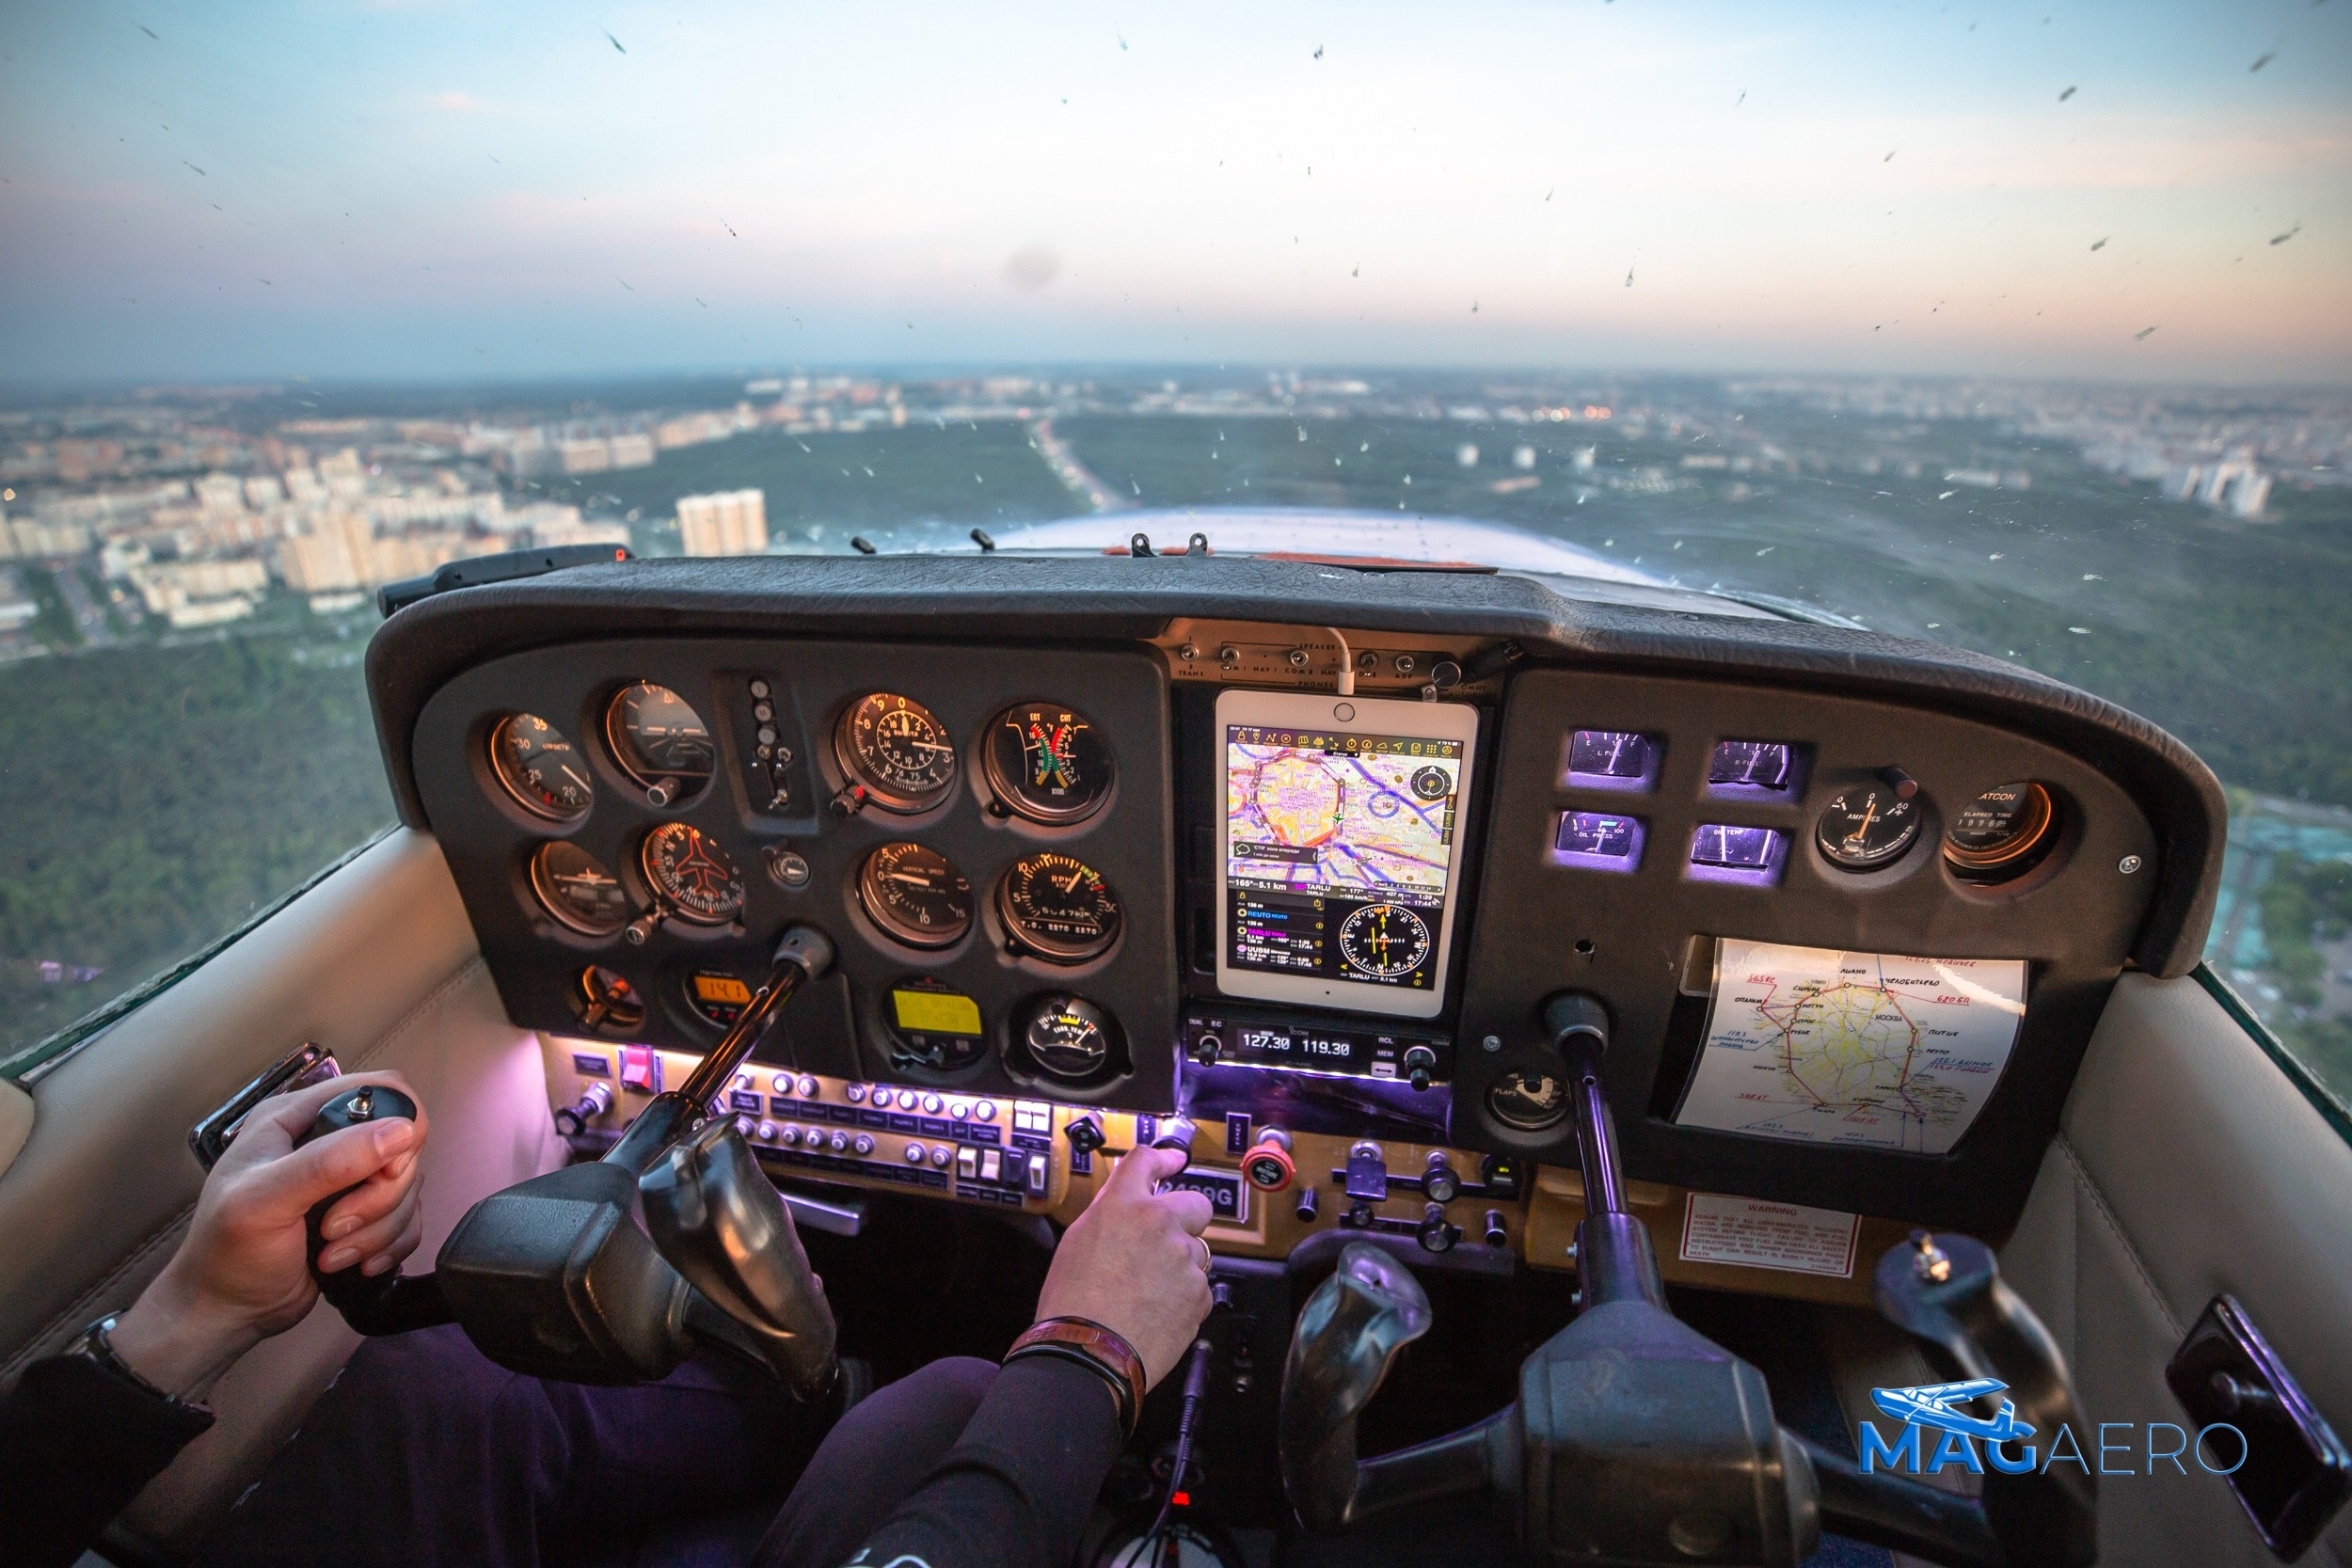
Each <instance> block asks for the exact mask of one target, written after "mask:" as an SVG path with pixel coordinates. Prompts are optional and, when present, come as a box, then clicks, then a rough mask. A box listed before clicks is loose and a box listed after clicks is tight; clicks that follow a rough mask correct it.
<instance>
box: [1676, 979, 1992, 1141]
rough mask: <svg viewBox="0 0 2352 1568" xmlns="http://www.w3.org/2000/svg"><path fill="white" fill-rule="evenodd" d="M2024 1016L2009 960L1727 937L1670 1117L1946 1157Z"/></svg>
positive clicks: (1979, 1105)
mask: <svg viewBox="0 0 2352 1568" xmlns="http://www.w3.org/2000/svg"><path fill="white" fill-rule="evenodd" d="M2025 1014H2026V965H2025V962H2024V960H2022V959H2017V958H1986V959H1977V958H1902V957H1899V956H1898V955H1895V954H1890V953H1840V952H1836V951H1834V950H1831V949H1827V948H1820V947H1791V946H1786V945H1782V944H1780V943H1775V942H1742V941H1739V940H1736V939H1733V938H1724V940H1723V941H1721V942H1718V943H1717V946H1716V955H1715V985H1714V996H1713V999H1712V1000H1711V1001H1710V1003H1709V1004H1708V1017H1707V1037H1706V1040H1705V1042H1704V1043H1703V1044H1702V1045H1701V1046H1700V1048H1699V1059H1698V1065H1697V1068H1696V1069H1695V1070H1694V1071H1693V1072H1692V1075H1691V1084H1690V1087H1689V1088H1688V1089H1687V1090H1685V1091H1684V1094H1683V1098H1682V1105H1681V1108H1680V1109H1679V1110H1678V1111H1677V1113H1676V1116H1675V1120H1676V1122H1677V1124H1678V1125H1680V1126H1684V1127H1711V1128H1717V1129H1720V1130H1721V1131H1724V1132H1746V1133H1751V1134H1753V1135H1755V1136H1757V1137H1765V1138H1793V1139H1797V1140H1800V1141H1802V1142H1805V1143H1828V1144H1853V1145H1857V1146H1859V1147H1863V1148H1889V1149H1899V1150H1901V1151H1903V1152H1905V1153H1912V1154H1943V1153H1946V1152H1947V1151H1948V1150H1949V1149H1950V1148H1951V1147H1952V1146H1953V1145H1954V1144H1956V1143H1958V1142H1959V1141H1960V1139H1961V1136H1962V1135H1963V1133H1965V1132H1967V1131H1968V1128H1969V1126H1970V1124H1972V1123H1973V1122H1974V1121H1975V1120H1976V1119H1977V1113H1978V1112H1979V1111H1981V1110H1982V1109H1983V1108H1984V1102H1985V1101H1986V1100H1987V1099H1988V1098H1990V1097H1991V1095H1992V1093H1993V1087H1994V1085H1995V1084H1998V1083H1999V1082H2000V1080H2001V1071H2002V1069H2004V1068H2006V1067H2007V1066H2008V1065H2009V1053H2010V1046H2011V1045H2013V1044H2014V1043H2015V1042H2016V1039H2017V1027H2018V1024H2019V1023H2020V1022H2022V1021H2023V1020H2024V1018H2025Z"/></svg>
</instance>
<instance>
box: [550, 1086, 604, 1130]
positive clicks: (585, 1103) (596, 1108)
mask: <svg viewBox="0 0 2352 1568" xmlns="http://www.w3.org/2000/svg"><path fill="white" fill-rule="evenodd" d="M611 1109H612V1085H607V1084H591V1085H588V1086H587V1087H586V1088H584V1089H582V1090H580V1098H579V1099H578V1100H575V1101H572V1102H571V1103H570V1104H569V1105H566V1106H564V1107H563V1108H562V1109H561V1110H559V1111H557V1112H556V1113H555V1130H556V1131H557V1132H561V1133H563V1134H564V1136H565V1137H567V1138H577V1137H579V1136H580V1134H581V1133H582V1132H587V1131H588V1124H589V1123H590V1122H592V1121H594V1120H596V1118H597V1117H600V1116H602V1115H604V1114H605V1112H607V1111H609V1110H611Z"/></svg>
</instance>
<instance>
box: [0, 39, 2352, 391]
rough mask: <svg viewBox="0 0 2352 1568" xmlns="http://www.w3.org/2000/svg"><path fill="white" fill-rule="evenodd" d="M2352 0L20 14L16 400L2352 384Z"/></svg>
mask: <svg viewBox="0 0 2352 1568" xmlns="http://www.w3.org/2000/svg"><path fill="white" fill-rule="evenodd" d="M2348 14H2352V8H2348V7H2345V6H2342V5H2335V6H2320V7H2312V6H2310V5H2304V4H2274V5H2267V6H2264V5H2256V6H2243V7H2228V8H2224V7H2218V6H2193V5H2187V4H2175V5H2171V6H2166V7H2157V8H2150V7H2132V6H2124V5H2115V4H2098V5H2090V6H2067V7H2059V6H2051V7H2046V8H2045V7H2034V8H2025V9H2016V10H2013V11H2002V12H1997V13H1995V14H1991V15H1986V16H1982V17H1971V16H1969V15H1966V14H1964V13H1962V12H1958V11H1951V10H1948V9H1947V10H1942V11H1939V10H1937V9H1936V8H1933V7H1929V6H1920V7H1897V8H1884V9H1871V10H1866V11H1862V12H1854V11H1850V10H1847V9H1845V8H1838V7H1835V6H1821V5H1816V6H1798V7H1787V8H1774V9H1772V10H1770V11H1761V10H1757V9H1753V8H1724V7H1692V8H1671V9H1658V8H1642V7H1637V6H1634V5H1631V4H1623V5H1613V6H1612V5H1605V4H1596V5H1580V6H1574V7H1536V6H1533V5H1510V6H1500V7H1495V8H1486V9H1482V10H1480V11H1477V12H1456V13H1449V14H1447V15H1446V16H1444V17H1442V18H1439V17H1436V16H1433V15H1430V14H1428V13H1422V12H1413V11H1407V10H1406V9H1404V8H1390V7H1379V6H1375V7H1368V8H1336V7H1332V8H1316V7H1307V8H1298V9H1295V10H1293V11H1286V12H1285V13H1283V14H1282V15H1281V16H1279V18H1275V19H1271V20H1269V19H1268V18H1267V17H1265V16H1264V15H1263V14H1260V13H1258V12H1255V11H1251V10H1249V9H1247V8H1239V7H1216V6H1211V7H1201V8H1188V9H1187V10H1186V11H1185V12H1184V14H1183V15H1182V16H1181V17H1179V16H1172V15H1163V16H1155V15H1152V14H1148V13H1147V14H1130V13H1126V12H1122V11H1117V10H1101V9H1094V8H1077V7H1060V8H1037V9H1034V10H1031V11H1029V12H1026V13H1025V18H1026V20H1025V22H1024V23H1023V24H1021V25H1019V26H1017V27H1015V26H1007V25H1006V24H1004V21H1003V18H1002V17H1001V16H998V15H990V16H982V15H977V14H966V13H964V12H962V11H961V10H958V9H956V8H913V9H910V10H906V11H903V12H894V13H893V14H892V16H891V17H890V18H888V19H879V18H874V17H871V16H869V15H867V14H866V13H853V12H825V13H814V12H809V13H787V12H782V11H773V10H759V9H755V8H748V7H747V8H716V9H708V10H697V11H695V12H693V13H692V14H691V15H678V14H674V13H670V12H665V11H661V10H658V9H654V8H627V7H624V8H615V9H612V10H610V11H608V12H605V13H602V14H600V15H598V16H596V17H589V16H585V15H580V14H573V13H566V12H560V11H556V10H553V9H537V8H498V9H495V10H484V9H476V8H469V7H465V6H458V5H421V6H415V7H386V8H373V9H363V10H355V11H337V12H327V11H317V10H312V9H308V8H292V7H275V6H258V5H257V6H243V7H232V6H224V7H217V8H206V9H203V10H200V11H189V12H186V13H175V12H167V11H163V12H153V13H151V12H149V11H145V10H137V11H135V10H134V9H132V8H124V7H111V8H93V9H87V10H77V11H73V12H71V13H68V12H62V11H58V12H50V11H45V10H37V9H32V8H27V9H24V10H22V11H20V12H18V13H16V14H14V15H11V16H9V17H8V18H6V19H5V20H0V39H5V44H6V47H5V48H0V55H5V56H6V58H5V59H4V60H0V142H4V143H5V161H6V164H7V166H6V167H0V178H5V180H6V183H4V184H0V333H5V339H4V340H0V341H7V342H8V343H9V345H10V347H9V350H8V354H7V355H6V356H0V380H5V381H8V382H10V383H14V384H17V385H25V384H31V383H40V382H50V383H55V382H91V381H107V380H120V379H143V378H144V379H161V378H216V377H244V376H261V377H272V378H284V377H294V376H311V377H320V378H343V379H368V378H398V379H448V378H469V379H485V380H500V379H505V380H514V379H522V378H533V377H546V376H570V377H577V376H581V375H609V374H618V373H628V372H639V371H676V370H687V369H693V368H699V367H718V366H736V365H758V366H783V365H789V364H821V363H828V362H856V363H865V364H873V365H889V364H905V363H928V364H932V365H939V366H955V365H974V364H983V363H1022V364H1068V363H1077V362H1092V363H1108V362H1116V361H1147V362H1159V363H1168V364H1207V363H1216V362H1220V361H1228V362H1236V363H1277V362H1285V361H1288V362H1321V363H1328V364H1342V363H1356V364H1395V365H1428V364H1458V365H1465V366H1487V365H1490V366H1510V365H1549V366H1560V365H1576V366H1591V367H1595V368H1609V367H1618V368H1626V369H1637V368H1649V369H1658V370H1669V371H1671V370H1677V369H1684V370H1707V371H1714V372H1739V371H1771V370H1818V371H1834V372H1860V373H1892V374H1934V373H1947V374H1966V375H2010V376H2032V377H2048V376H2068V377H2074V378H2080V379H2088V380H2099V381H2114V380H2144V381H2154V382H2179V381H2187V380H2219V381H2260V382H2306V383H2325V384H2341V383H2343V382H2344V381H2346V380H2352V296H2346V294H2345V293H2344V290H2343V288H2342V286H2341V280H2342V278H2343V277H2345V276H2348V275H2352V224H2347V223H2346V221H2345V219H2346V217H2347V216H2348V215H2352V109H2348V108H2347V104H2352V92H2347V91H2346V90H2345V89H2346V87H2348V86H2352V22H2347V20H2346V17H2347V15H2348Z"/></svg>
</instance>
